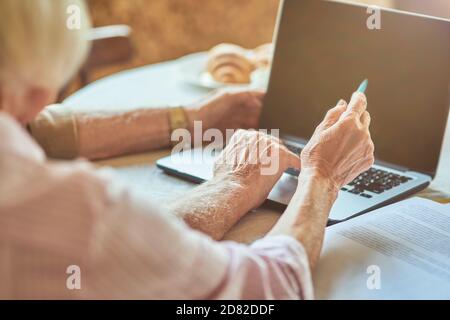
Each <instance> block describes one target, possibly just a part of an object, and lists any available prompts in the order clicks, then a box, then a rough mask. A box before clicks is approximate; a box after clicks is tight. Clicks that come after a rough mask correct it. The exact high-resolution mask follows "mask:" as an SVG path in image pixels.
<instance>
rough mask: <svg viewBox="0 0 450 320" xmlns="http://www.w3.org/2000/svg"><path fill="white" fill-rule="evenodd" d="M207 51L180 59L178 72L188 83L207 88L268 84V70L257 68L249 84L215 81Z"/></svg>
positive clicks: (259, 86) (264, 85)
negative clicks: (208, 69)
mask: <svg viewBox="0 0 450 320" xmlns="http://www.w3.org/2000/svg"><path fill="white" fill-rule="evenodd" d="M207 62H208V53H207V52H198V53H193V54H190V55H187V56H184V57H182V58H180V59H178V61H177V63H178V74H179V75H180V77H181V78H182V79H183V81H185V82H186V83H189V84H191V85H195V86H198V87H202V88H207V89H219V88H229V87H235V88H245V87H252V88H265V87H266V86H267V79H268V73H269V72H268V71H266V70H256V71H254V72H253V73H252V80H251V83H249V84H229V83H222V82H218V81H215V80H214V79H213V77H212V76H211V75H210V74H209V72H208V71H207V69H206V64H207Z"/></svg>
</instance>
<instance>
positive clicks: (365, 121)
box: [361, 111, 371, 128]
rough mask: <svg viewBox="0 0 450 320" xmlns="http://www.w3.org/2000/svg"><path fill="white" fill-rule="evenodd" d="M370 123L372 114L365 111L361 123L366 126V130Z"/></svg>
mask: <svg viewBox="0 0 450 320" xmlns="http://www.w3.org/2000/svg"><path fill="white" fill-rule="evenodd" d="M370 121H371V118H370V113H369V112H367V111H365V112H364V113H363V114H362V116H361V123H362V125H363V126H364V128H369V126H370Z"/></svg>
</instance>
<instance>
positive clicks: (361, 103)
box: [341, 92, 367, 119]
mask: <svg viewBox="0 0 450 320" xmlns="http://www.w3.org/2000/svg"><path fill="white" fill-rule="evenodd" d="M366 109H367V98H366V95H365V94H364V93H361V92H355V93H354V94H353V96H352V100H351V101H350V103H349V104H348V107H347V110H346V111H345V112H344V113H343V114H342V116H341V119H342V117H343V116H344V117H345V116H348V115H357V116H359V117H361V116H362V114H363V113H364V111H366Z"/></svg>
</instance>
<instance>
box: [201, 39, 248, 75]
mask: <svg viewBox="0 0 450 320" xmlns="http://www.w3.org/2000/svg"><path fill="white" fill-rule="evenodd" d="M207 67H208V72H209V73H210V74H211V76H212V77H213V78H214V80H216V81H218V82H222V83H237V84H245V83H250V79H251V74H252V72H253V70H254V65H253V62H252V61H251V59H250V58H249V52H248V51H247V50H246V49H244V48H242V47H240V46H237V45H233V44H220V45H218V46H216V47H214V48H213V49H211V51H210V53H209V59H208V65H207Z"/></svg>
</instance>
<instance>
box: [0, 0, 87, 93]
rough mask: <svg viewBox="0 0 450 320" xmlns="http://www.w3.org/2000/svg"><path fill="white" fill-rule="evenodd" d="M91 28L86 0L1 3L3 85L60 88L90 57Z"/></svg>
mask: <svg viewBox="0 0 450 320" xmlns="http://www.w3.org/2000/svg"><path fill="white" fill-rule="evenodd" d="M70 8H72V9H73V8H75V9H76V11H77V12H78V13H80V20H79V21H80V22H81V23H80V25H79V26H76V27H75V28H70V26H69V25H68V19H70V17H71V10H70ZM89 28H90V18H89V15H88V11H87V9H86V5H85V2H84V0H0V82H2V83H4V84H6V85H7V84H8V83H13V82H18V83H21V84H23V83H27V84H31V85H38V86H41V87H47V88H57V87H60V86H61V85H62V84H64V83H65V82H66V81H67V80H69V78H70V77H71V76H73V74H74V72H75V71H76V70H77V69H78V68H79V67H80V65H81V63H82V62H83V60H84V58H85V56H86V53H87V51H88V49H89V44H88V41H87V32H88V30H89Z"/></svg>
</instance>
